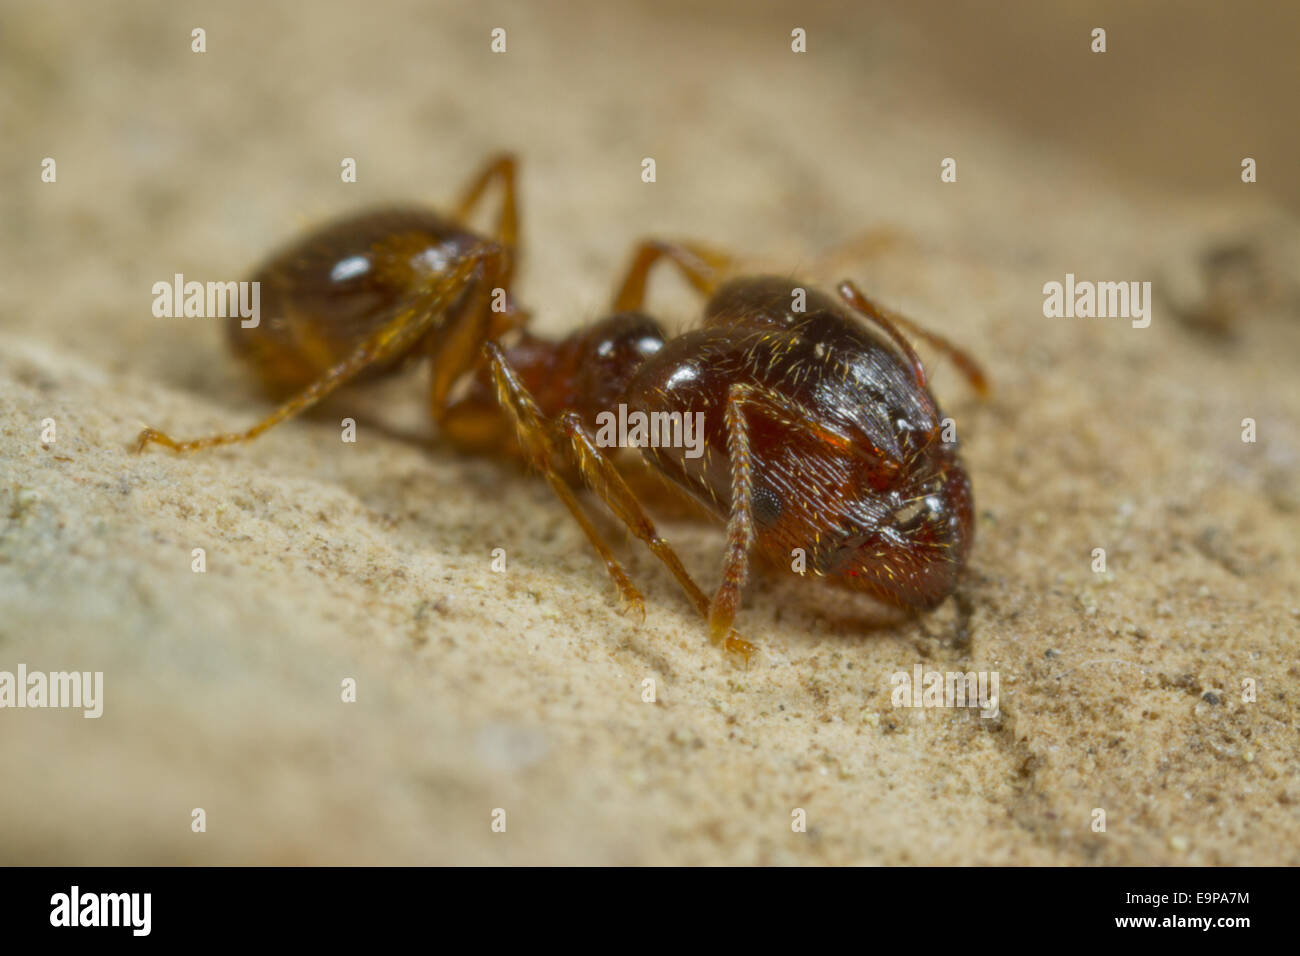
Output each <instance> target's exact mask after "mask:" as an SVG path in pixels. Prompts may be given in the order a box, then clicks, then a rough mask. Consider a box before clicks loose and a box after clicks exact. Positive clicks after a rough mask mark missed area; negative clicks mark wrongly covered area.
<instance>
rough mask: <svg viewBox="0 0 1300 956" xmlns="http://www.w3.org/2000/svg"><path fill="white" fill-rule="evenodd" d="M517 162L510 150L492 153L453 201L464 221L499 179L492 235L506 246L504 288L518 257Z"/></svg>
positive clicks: (460, 218) (457, 215) (507, 287)
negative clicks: (458, 197) (456, 201)
mask: <svg viewBox="0 0 1300 956" xmlns="http://www.w3.org/2000/svg"><path fill="white" fill-rule="evenodd" d="M517 166H518V163H517V161H516V159H515V155H514V154H513V153H502V154H500V155H499V156H494V157H492V158H491V159H490V160H488V162H487V163H486V164H485V165H484V166H483V168H482V169H481V170H479V172H478V174H477V175H476V176H475V177H474V178H473V179H472V180H471V181H470V183H469V185H468V186H466V187H465V189H464V190H463V191H462V193H461V198H460V201H459V202H458V203H457V204H456V218H457V219H458V220H460V221H461V222H464V221H465V220H466V219H468V218H469V215H470V213H471V212H472V211H473V209H474V207H475V206H476V205H478V201H479V200H480V199H482V198H483V193H484V192H486V191H487V187H488V186H489V185H490V184H491V183H492V181H493V180H497V179H499V180H500V181H501V209H500V210H499V211H498V212H497V225H496V234H495V236H494V238H495V239H496V241H497V242H499V243H501V245H503V246H505V248H506V251H507V253H508V256H507V258H508V260H509V264H508V267H507V268H506V269H505V272H504V275H502V276H501V283H502V287H503V288H505V289H506V290H507V291H508V290H509V288H510V280H511V279H512V278H514V271H515V269H514V267H515V262H516V260H517V258H518V253H517V252H516V245H517V243H518V240H519V205H518V201H517V199H516V191H515V174H516V171H517Z"/></svg>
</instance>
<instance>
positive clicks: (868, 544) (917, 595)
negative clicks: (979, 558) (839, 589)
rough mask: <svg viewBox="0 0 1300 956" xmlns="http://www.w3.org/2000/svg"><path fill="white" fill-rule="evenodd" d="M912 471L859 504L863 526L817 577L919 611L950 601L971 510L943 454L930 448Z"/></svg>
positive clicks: (958, 470) (965, 483)
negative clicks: (931, 452) (820, 576)
mask: <svg viewBox="0 0 1300 956" xmlns="http://www.w3.org/2000/svg"><path fill="white" fill-rule="evenodd" d="M918 465H919V466H920V467H918V468H917V469H915V470H910V471H909V472H908V473H907V474H906V475H904V476H903V477H902V478H901V479H900V480H899V481H897V482H896V483H894V484H893V486H892V487H890V488H889V489H888V490H886V491H884V492H876V493H872V494H869V495H867V496H864V501H865V502H868V503H869V504H868V506H867V507H864V514H863V515H862V519H863V520H862V521H861V522H860V523H859V525H858V528H855V529H854V530H851V531H849V532H848V533H847V534H844V535H843V536H842V537H841V538H840V539H839V541H838V542H836V543H834V544H833V545H832V548H831V550H830V552H829V553H828V554H827V555H826V559H825V561H824V563H823V572H824V573H825V574H827V575H829V576H831V577H834V578H836V579H837V580H839V581H841V582H842V583H844V584H847V585H848V586H850V587H853V588H856V589H859V590H864V591H869V592H871V593H872V594H873V595H875V596H876V597H877V598H879V599H881V600H884V601H886V602H888V603H890V604H894V605H899V606H902V607H909V608H915V609H918V610H924V609H927V608H930V607H933V606H935V605H936V604H938V603H939V602H940V601H942V600H943V599H944V598H945V597H946V596H947V595H949V594H951V593H952V589H953V586H954V584H955V581H956V577H957V572H958V571H959V570H960V569H961V567H962V565H963V563H964V562H965V558H966V554H967V552H968V551H969V550H970V545H971V539H972V537H973V534H974V507H973V500H972V497H971V486H970V479H969V478H968V477H967V476H966V472H965V470H964V469H963V468H962V466H961V463H960V462H959V461H958V460H957V456H956V453H955V451H953V450H952V449H951V448H950V447H948V446H945V445H939V446H937V447H936V448H935V449H934V453H933V454H932V455H929V456H926V460H924V461H922V462H919V463H918ZM868 511H869V514H868V513H866V512H868Z"/></svg>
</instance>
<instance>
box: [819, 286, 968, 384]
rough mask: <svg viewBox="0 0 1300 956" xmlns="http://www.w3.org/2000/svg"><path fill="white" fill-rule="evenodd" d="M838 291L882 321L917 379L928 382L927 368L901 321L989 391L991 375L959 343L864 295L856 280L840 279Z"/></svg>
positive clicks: (865, 313)
mask: <svg viewBox="0 0 1300 956" xmlns="http://www.w3.org/2000/svg"><path fill="white" fill-rule="evenodd" d="M839 292H840V295H841V296H842V297H843V298H844V301H845V302H847V303H848V304H849V305H851V306H852V307H853V308H855V309H857V310H858V311H859V312H861V313H862V314H863V315H865V316H866V317H867V318H869V319H871V320H872V321H873V322H875V323H876V324H877V325H879V326H880V327H881V328H882V329H884V330H885V331H886V332H887V333H888V334H889V336H890V338H892V339H893V340H894V341H895V342H896V343H898V344H899V345H900V346H901V347H902V349H903V352H904V353H905V354H906V355H907V357H908V358H909V359H910V360H911V362H912V367H913V368H914V369H915V371H916V375H917V380H918V381H919V382H920V384H921V385H922V386H923V387H924V386H925V384H926V376H925V368H924V366H922V365H921V360H920V358H918V357H917V354H916V352H915V351H913V349H912V346H911V345H910V344H909V343H908V342H907V340H906V339H905V338H904V337H903V335H902V333H901V332H899V331H898V328H897V327H898V326H900V325H901V326H902V327H903V328H905V329H907V331H909V332H911V333H912V334H913V335H915V336H916V337H917V338H920V339H924V340H925V341H926V342H929V343H930V345H932V346H934V347H935V348H936V349H938V350H939V351H941V352H943V353H944V354H945V355H947V356H948V358H949V359H950V360H951V361H952V363H953V364H954V365H956V366H957V368H958V369H959V370H960V371H961V373H962V374H963V375H965V376H966V380H967V381H968V382H970V384H971V387H972V388H974V389H975V391H976V392H977V393H978V394H979V395H980V396H981V397H983V396H987V395H988V393H989V384H988V379H987V378H986V377H985V375H984V371H983V369H981V368H980V367H979V364H978V363H977V362H976V361H975V360H974V359H973V358H971V357H970V356H969V355H967V354H966V353H965V352H963V351H962V350H961V349H959V348H958V347H957V346H955V345H953V344H952V343H951V342H949V341H948V340H947V339H945V338H944V337H943V336H941V335H938V334H936V333H934V332H930V331H929V330H927V329H923V328H922V327H921V326H919V325H917V324H916V323H915V322H913V321H912V320H911V319H909V318H907V317H906V316H903V315H899V314H898V313H897V312H895V311H893V310H892V309H887V308H885V307H884V306H882V305H879V304H878V303H876V302H874V301H872V300H871V299H869V298H867V296H866V295H864V294H863V293H862V291H861V290H860V289H859V288H858V287H857V286H856V285H854V284H853V282H851V281H849V280H847V279H846V280H845V281H843V282H841V283H840V286H839Z"/></svg>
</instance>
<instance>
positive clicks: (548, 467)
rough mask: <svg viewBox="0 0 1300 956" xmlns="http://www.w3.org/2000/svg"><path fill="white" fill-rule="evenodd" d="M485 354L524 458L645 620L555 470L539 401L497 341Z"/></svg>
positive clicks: (631, 589) (628, 583) (632, 590)
mask: <svg viewBox="0 0 1300 956" xmlns="http://www.w3.org/2000/svg"><path fill="white" fill-rule="evenodd" d="M483 354H484V356H485V358H486V359H487V361H488V362H489V363H491V367H492V377H493V380H494V383H495V385H496V389H497V397H498V400H499V401H500V403H501V404H502V405H503V406H504V407H505V408H506V409H507V410H508V411H509V413H510V416H511V418H513V419H514V423H515V429H516V431H517V432H518V434H519V444H520V446H521V447H522V448H523V450H524V454H525V456H526V457H527V458H528V460H529V462H530V463H531V464H532V465H533V466H534V467H535V468H537V470H538V471H540V472H541V473H542V474H543V476H545V478H546V480H547V482H548V483H549V484H550V486H551V488H552V490H553V491H554V492H555V493H556V495H558V496H559V498H560V500H561V501H562V502H564V506H565V507H566V508H568V509H569V513H570V514H571V515H573V519H574V520H575V521H577V522H578V526H579V527H581V528H582V531H583V533H584V534H585V535H586V536H587V540H588V541H590V542H591V546H592V547H593V548H595V549H596V553H597V554H599V555H600V558H601V560H602V561H604V562H605V570H606V571H608V572H609V576H610V577H611V578H612V579H613V581H614V586H615V587H617V588H618V593H619V596H620V597H621V598H622V600H623V602H624V604H625V605H626V606H627V607H630V608H631V609H632V610H633V611H635V612H636V613H637V614H639V615H640V616H641V617H642V618H643V619H644V617H645V599H644V598H642V596H641V592H640V591H638V590H637V589H636V587H635V585H633V584H632V580H631V579H630V578H629V577H628V576H627V572H626V571H624V570H623V566H622V565H621V564H619V563H618V559H617V558H615V557H614V553H613V552H612V551H611V550H610V547H609V545H608V544H606V543H605V539H604V538H602V537H601V536H600V532H599V531H598V530H596V526H595V525H593V524H592V523H591V519H590V518H588V517H587V515H586V513H585V512H583V510H582V506H581V505H580V504H579V503H578V499H577V497H576V496H575V495H574V493H573V489H572V488H570V487H569V486H568V484H567V483H566V482H565V480H564V478H563V476H561V475H560V473H559V472H558V471H557V470H556V468H555V456H556V453H557V449H556V447H555V445H554V443H553V441H552V440H551V437H550V435H549V433H548V430H547V427H546V420H545V418H544V416H543V415H542V410H541V409H540V408H538V407H537V402H536V400H535V399H534V398H533V396H532V395H531V394H529V392H528V389H527V387H526V386H525V385H524V383H523V382H522V381H520V379H519V376H518V374H516V372H515V370H514V369H513V368H511V367H510V366H509V365H508V364H507V363H506V360H505V356H504V354H503V353H502V352H501V349H500V347H499V346H498V345H497V344H496V343H495V342H487V343H485V344H484V346H483Z"/></svg>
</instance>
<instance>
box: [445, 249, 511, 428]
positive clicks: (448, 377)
mask: <svg viewBox="0 0 1300 956" xmlns="http://www.w3.org/2000/svg"><path fill="white" fill-rule="evenodd" d="M508 255H509V253H503V254H502V255H501V256H499V257H497V259H496V260H494V261H493V262H491V263H488V265H487V267H486V268H485V271H484V274H483V276H482V277H481V280H480V281H478V282H475V283H473V285H472V288H471V291H470V295H469V299H468V301H466V302H465V304H464V306H463V307H462V308H460V309H458V310H457V312H456V315H455V316H454V317H453V318H452V319H451V321H449V322H447V323H445V324H444V325H443V326H442V327H440V328H439V329H437V330H436V331H435V332H434V333H433V334H431V335H430V336H429V340H428V354H429V364H430V369H431V370H430V373H429V405H430V410H431V412H432V414H433V420H434V421H435V422H437V423H438V424H439V426H441V425H442V424H443V422H444V421H445V420H446V417H447V408H448V402H449V399H450V395H451V391H452V389H453V388H454V387H455V386H456V385H457V383H459V382H460V380H461V377H462V376H463V375H464V374H465V373H466V372H470V371H473V370H474V369H475V368H477V367H478V366H479V365H480V363H482V361H483V343H484V342H487V341H489V340H492V339H495V338H498V337H499V335H500V334H501V330H500V329H498V328H497V327H496V325H495V318H496V315H497V313H494V312H492V310H491V308H490V306H489V299H491V298H492V296H494V295H495V291H494V287H497V286H498V285H499V284H500V283H503V282H504V281H505V280H504V279H503V278H502V276H503V273H504V272H505V271H506V270H507V269H508V263H507V262H506V261H505V260H506V259H507V258H508Z"/></svg>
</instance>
